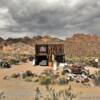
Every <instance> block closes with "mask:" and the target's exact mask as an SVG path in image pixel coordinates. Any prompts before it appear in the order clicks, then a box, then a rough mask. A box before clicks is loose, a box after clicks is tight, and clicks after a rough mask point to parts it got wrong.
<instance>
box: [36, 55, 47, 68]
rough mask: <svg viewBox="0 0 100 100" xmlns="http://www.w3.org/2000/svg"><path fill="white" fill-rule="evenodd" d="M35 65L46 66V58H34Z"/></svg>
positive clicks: (42, 56) (44, 56) (45, 56)
mask: <svg viewBox="0 0 100 100" xmlns="http://www.w3.org/2000/svg"><path fill="white" fill-rule="evenodd" d="M35 59H36V60H35V65H40V66H48V57H47V55H41V56H40V55H39V56H36V58H35Z"/></svg>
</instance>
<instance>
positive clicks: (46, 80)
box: [40, 76, 52, 85]
mask: <svg viewBox="0 0 100 100" xmlns="http://www.w3.org/2000/svg"><path fill="white" fill-rule="evenodd" d="M51 83H52V79H51V77H49V76H41V77H40V84H41V85H49V84H51Z"/></svg>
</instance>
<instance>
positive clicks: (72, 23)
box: [0, 0, 100, 38]
mask: <svg viewBox="0 0 100 100" xmlns="http://www.w3.org/2000/svg"><path fill="white" fill-rule="evenodd" d="M77 32H80V33H92V34H100V0H0V36H1V37H4V38H7V37H23V36H26V35H27V36H30V37H31V36H34V35H42V34H43V35H44V34H50V35H53V34H54V35H55V36H58V37H60V38H64V37H67V36H71V35H72V34H74V33H77Z"/></svg>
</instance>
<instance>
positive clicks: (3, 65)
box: [1, 61, 11, 68]
mask: <svg viewBox="0 0 100 100" xmlns="http://www.w3.org/2000/svg"><path fill="white" fill-rule="evenodd" d="M10 67H11V65H10V64H9V63H8V62H7V61H2V62H1V68H10Z"/></svg>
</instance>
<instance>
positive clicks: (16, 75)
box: [11, 74, 20, 78]
mask: <svg viewBox="0 0 100 100" xmlns="http://www.w3.org/2000/svg"><path fill="white" fill-rule="evenodd" d="M19 76H20V75H19V74H12V75H11V78H18V77H19Z"/></svg>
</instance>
